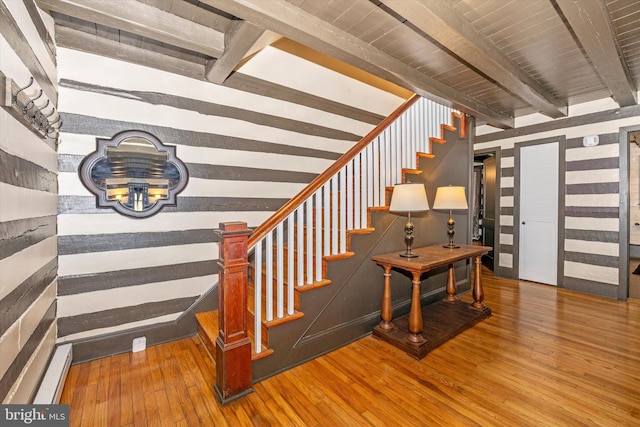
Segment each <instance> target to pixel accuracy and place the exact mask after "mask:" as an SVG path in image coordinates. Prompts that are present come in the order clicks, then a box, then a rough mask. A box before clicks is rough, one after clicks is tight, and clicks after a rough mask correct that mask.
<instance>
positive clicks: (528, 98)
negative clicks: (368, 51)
mask: <svg viewBox="0 0 640 427" xmlns="http://www.w3.org/2000/svg"><path fill="white" fill-rule="evenodd" d="M382 3H384V5H385V6H387V7H388V8H389V9H391V10H393V11H394V12H395V13H397V14H398V15H400V16H402V17H404V18H405V19H406V20H407V21H409V22H410V23H412V24H413V25H414V26H415V27H417V28H418V29H420V31H422V32H424V33H425V34H426V35H427V36H428V37H430V38H432V39H433V40H435V41H436V42H437V43H439V44H440V45H442V46H443V47H444V48H445V49H447V50H449V51H451V52H452V53H453V54H454V56H455V57H457V58H459V59H460V60H462V61H463V62H465V63H467V64H470V65H471V66H472V67H474V68H475V69H476V70H478V71H479V72H480V73H481V75H482V74H483V75H485V76H487V77H488V78H489V79H491V80H493V81H494V82H497V84H498V85H499V86H501V87H503V88H504V89H506V90H507V91H509V92H510V93H512V94H513V95H515V96H517V97H518V98H520V99H522V100H524V101H525V102H527V103H528V104H529V105H531V106H533V107H535V108H536V109H537V110H538V111H540V112H541V113H543V114H546V115H547V116H549V117H553V118H555V119H557V118H560V117H566V115H567V103H566V102H563V101H560V100H559V99H557V98H556V97H555V96H553V94H551V93H550V92H549V91H548V90H546V89H545V88H544V87H542V85H540V84H539V83H538V82H537V81H536V80H534V79H533V78H532V77H531V76H530V75H529V74H527V73H526V72H524V71H523V70H522V69H520V67H518V66H517V65H516V64H515V63H513V62H512V61H511V60H510V59H509V58H507V57H506V56H505V55H504V54H503V53H502V52H500V50H499V49H498V48H497V47H495V45H494V44H493V43H492V42H491V41H490V40H488V39H487V38H486V37H484V36H483V35H482V34H481V33H480V32H478V31H477V30H476V29H475V28H473V26H472V25H471V23H470V22H469V21H467V20H466V19H465V18H464V17H462V16H460V14H459V13H458V12H457V11H456V10H455V9H454V8H453V7H452V6H451V2H450V1H449V0H431V1H429V2H428V3H424V2H421V1H420V0H382Z"/></svg>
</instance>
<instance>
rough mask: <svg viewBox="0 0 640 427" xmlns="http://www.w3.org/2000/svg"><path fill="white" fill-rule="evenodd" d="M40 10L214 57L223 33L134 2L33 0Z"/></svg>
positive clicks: (220, 53)
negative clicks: (35, 0)
mask: <svg viewBox="0 0 640 427" xmlns="http://www.w3.org/2000/svg"><path fill="white" fill-rule="evenodd" d="M37 4H38V6H40V7H41V8H42V9H45V10H50V11H54V12H58V13H61V14H64V15H68V16H71V17H74V18H80V19H83V20H85V21H89V22H95V23H98V24H101V25H105V26H107V27H111V28H115V29H118V30H121V31H127V32H129V33H133V34H136V35H140V36H144V37H148V38H151V39H154V40H158V41H161V42H163V43H167V44H170V45H172V46H176V47H180V48H183V49H187V50H191V51H194V52H200V53H203V54H205V55H208V56H212V57H214V58H217V57H219V56H220V55H222V53H223V52H224V33H223V32H221V31H217V30H214V29H211V28H207V27H205V26H204V25H200V24H197V23H195V22H192V21H190V20H188V19H184V18H180V17H179V16H176V15H174V14H172V13H169V12H165V11H163V10H161V9H158V8H155V7H152V6H149V5H146V4H144V3H141V2H138V1H127V2H123V1H104V0H37Z"/></svg>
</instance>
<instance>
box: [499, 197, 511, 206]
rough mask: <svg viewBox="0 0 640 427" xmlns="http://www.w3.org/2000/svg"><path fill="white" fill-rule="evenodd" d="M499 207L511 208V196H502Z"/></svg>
mask: <svg viewBox="0 0 640 427" xmlns="http://www.w3.org/2000/svg"><path fill="white" fill-rule="evenodd" d="M500 207H503V208H512V207H513V196H502V197H500Z"/></svg>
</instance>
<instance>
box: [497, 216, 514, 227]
mask: <svg viewBox="0 0 640 427" xmlns="http://www.w3.org/2000/svg"><path fill="white" fill-rule="evenodd" d="M500 225H504V226H507V227H510V226H512V225H513V215H500Z"/></svg>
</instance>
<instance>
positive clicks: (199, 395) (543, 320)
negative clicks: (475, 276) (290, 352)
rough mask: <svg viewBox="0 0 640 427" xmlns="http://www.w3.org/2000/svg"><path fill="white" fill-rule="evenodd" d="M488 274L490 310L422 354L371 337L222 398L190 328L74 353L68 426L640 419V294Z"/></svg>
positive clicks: (606, 422) (66, 395) (617, 422)
mask: <svg viewBox="0 0 640 427" xmlns="http://www.w3.org/2000/svg"><path fill="white" fill-rule="evenodd" d="M484 276H485V278H484V285H485V302H486V303H487V305H488V306H489V307H491V309H492V310H493V316H492V317H490V318H489V319H486V320H484V321H482V322H480V323H479V324H477V325H476V326H474V327H473V328H471V329H469V330H468V331H465V332H464V333H462V334H461V335H459V336H457V337H456V338H454V339H452V340H450V341H449V342H447V343H445V344H444V345H443V346H441V347H439V348H437V349H436V350H434V351H432V352H431V353H429V354H428V355H427V356H426V357H425V358H424V359H422V360H420V361H417V360H414V359H412V358H411V357H409V356H407V355H406V354H404V353H402V352H401V351H400V350H398V349H396V348H394V347H392V346H390V345H388V344H386V343H384V342H382V341H378V340H376V339H374V338H373V337H371V336H368V337H365V338H363V339H361V340H359V341H357V342H354V343H352V344H350V345H348V346H346V347H343V348H341V349H338V350H336V351H333V352H331V353H329V354H327V355H325V356H323V357H320V358H318V359H315V360H313V361H311V362H308V363H305V364H304V365H301V366H298V367H297V368H294V369H291V370H289V371H287V372H284V373H281V374H279V375H276V376H274V377H272V378H269V379H267V380H264V381H262V382H260V383H258V384H255V387H254V388H255V392H254V393H252V394H250V395H248V396H246V397H245V398H242V399H239V400H237V401H234V402H232V403H230V404H228V405H226V406H224V407H222V406H220V404H218V402H217V400H216V399H215V396H214V394H213V391H212V387H213V384H214V383H215V379H214V376H213V375H214V366H213V365H212V363H211V361H210V360H209V359H208V356H207V354H206V350H205V349H204V347H203V346H202V345H201V344H200V342H199V341H198V339H197V338H196V337H194V338H188V339H184V340H180V341H175V342H171V343H168V344H163V345H158V346H155V347H149V348H148V349H147V350H146V351H144V352H141V353H127V354H122V355H117V356H113V357H109V358H105V359H101V360H96V361H93V362H88V363H84V364H80V365H75V366H73V367H72V368H71V370H70V373H69V376H68V379H67V383H66V386H65V389H64V392H63V395H62V402H61V403H68V404H70V408H71V425H72V426H109V427H113V426H134V425H135V426H141V425H150V426H156V425H158V426H160V425H162V426H165V425H166V426H188V425H193V426H213V425H215V426H225V425H228V426H253V425H255V426H365V425H372V426H403V427H404V426H437V425H444V426H458V425H460V426H467V425H482V426H493V425H495V426H538V425H540V426H576V425H599V426H631V425H640V301H639V300H629V302H626V303H622V302H618V301H613V300H608V299H604V298H598V297H593V296H588V295H583V294H579V293H575V292H570V291H564V290H562V289H556V288H554V287H551V286H545V285H539V284H534V283H527V282H517V281H510V280H503V279H494V278H493V277H492V275H491V273H490V272H489V273H486V272H485V274H484ZM462 299H463V300H465V301H471V296H470V295H465V296H463V298H462ZM271 357H278V356H277V354H274V355H273V356H271Z"/></svg>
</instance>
